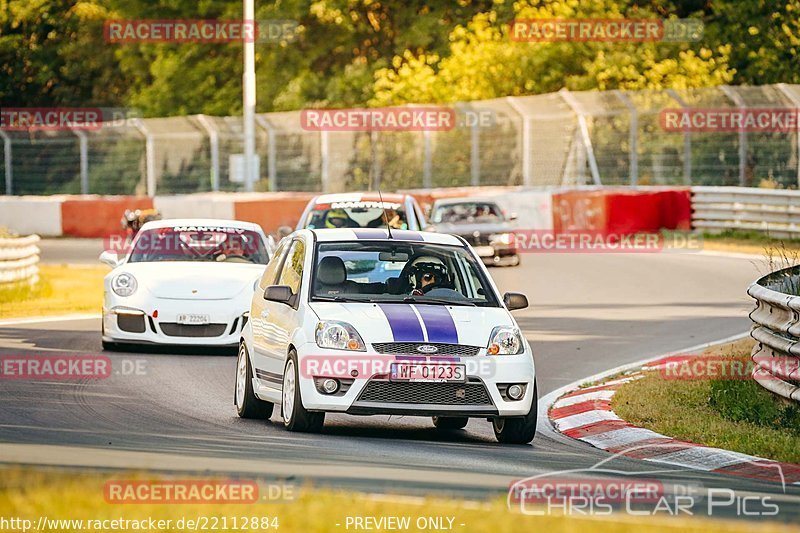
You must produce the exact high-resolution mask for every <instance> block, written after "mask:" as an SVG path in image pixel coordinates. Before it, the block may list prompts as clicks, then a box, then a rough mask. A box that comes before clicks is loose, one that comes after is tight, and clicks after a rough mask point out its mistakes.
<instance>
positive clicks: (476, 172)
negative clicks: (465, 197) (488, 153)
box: [469, 123, 481, 187]
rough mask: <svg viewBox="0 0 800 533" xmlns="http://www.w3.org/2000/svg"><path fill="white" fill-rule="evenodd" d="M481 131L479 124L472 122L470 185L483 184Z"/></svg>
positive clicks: (470, 136)
mask: <svg viewBox="0 0 800 533" xmlns="http://www.w3.org/2000/svg"><path fill="white" fill-rule="evenodd" d="M480 144H481V133H480V130H479V129H478V124H477V123H475V124H472V126H470V132H469V168H470V185H472V186H473V187H477V186H478V185H480V184H481V153H480V149H481V146H480Z"/></svg>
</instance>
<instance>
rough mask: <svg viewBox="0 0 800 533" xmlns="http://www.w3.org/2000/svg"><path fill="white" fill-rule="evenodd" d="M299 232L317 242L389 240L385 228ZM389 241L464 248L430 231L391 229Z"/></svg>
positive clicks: (452, 237) (460, 243)
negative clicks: (314, 238) (311, 234)
mask: <svg viewBox="0 0 800 533" xmlns="http://www.w3.org/2000/svg"><path fill="white" fill-rule="evenodd" d="M300 232H309V233H313V234H314V236H315V237H316V239H317V240H318V241H319V242H331V241H367V240H369V241H388V240H389V233H388V231H387V230H386V229H385V228H337V229H306V230H300V231H299V232H298V233H300ZM391 240H394V241H406V242H427V243H432V244H448V245H451V246H453V245H455V246H464V243H463V242H462V241H461V240H460V239H459V238H458V237H455V236H454V235H449V234H447V233H433V232H430V231H410V230H399V229H393V230H392V239H391Z"/></svg>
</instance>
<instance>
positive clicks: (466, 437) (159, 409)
mask: <svg viewBox="0 0 800 533" xmlns="http://www.w3.org/2000/svg"><path fill="white" fill-rule="evenodd" d="M95 244H98V245H99V243H95ZM59 246H66V245H62V244H58V245H57V246H56V247H53V245H52V244H51V243H49V242H48V243H45V245H44V246H43V249H44V250H45V252H44V253H45V254H50V255H51V257H50V259H51V260H53V261H54V262H66V261H69V262H72V261H71V260H70V259H71V257H72V256H70V257H68V258H66V259H62V258H61V257H58V256H55V255H56V254H55V252H54V250H56V251H57V249H58V247H59ZM88 246H89V247H91V246H94V245H93V244H89V245H88ZM60 249H61V250H64V249H66V250H69V247H68V246H66V248H60ZM47 250H50V252H48V251H47ZM91 251H92V252H93V251H94V250H91ZM69 253H70V254H72V253H78V252H73V251H69ZM80 254H82V255H81V257H83V258H86V257H87V256H86V250H83V251H82V252H80ZM53 256H55V257H53ZM89 257H91V255H90V256H89ZM89 262H91V260H89ZM760 263H761V261H760V260H759V259H758V258H757V257H753V258H746V257H734V256H724V255H713V254H706V253H672V254H670V253H663V254H536V255H526V256H524V257H523V261H522V265H521V266H520V267H516V268H496V269H492V270H491V273H492V275H493V276H494V277H495V279H496V281H497V283H498V285H499V286H500V288H501V290H504V291H505V290H514V291H521V292H525V293H526V294H527V295H528V296H529V299H530V302H531V307H530V308H529V309H526V310H522V311H518V312H515V316H516V318H517V320H518V322H519V324H520V326H521V327H522V329H523V330H524V333H525V335H526V336H527V338H528V339H529V340H530V341H531V343H532V345H533V347H534V353H535V360H536V365H537V376H538V384H539V393H540V396H544V395H545V394H547V393H549V392H551V391H554V390H556V389H558V388H560V387H562V386H564V385H566V384H568V383H571V382H574V381H576V380H579V379H581V378H584V377H586V376H589V375H593V374H596V373H599V372H602V371H605V370H608V369H610V368H613V367H616V366H619V365H622V364H625V363H630V362H633V361H638V360H641V359H644V358H647V357H655V356H657V355H660V354H664V353H667V352H672V351H676V350H681V349H685V348H687V347H689V346H694V345H698V344H701V343H705V342H710V341H714V340H718V339H721V338H725V337H729V336H733V335H736V334H740V333H743V332H745V331H747V329H748V328H749V320H748V318H747V313H748V311H749V310H750V308H751V300H750V299H749V297H748V296H747V295H746V294H745V289H746V288H747V286H748V284H749V283H750V282H751V281H752V280H753V279H755V278H756V277H757V276H758V275H759V273H760V272H761V271H763V270H764V269H765V268H764V266H762V265H761V264H760ZM99 329H100V321H99V318H87V319H73V320H62V321H48V322H38V323H31V322H20V323H13V324H0V354H59V353H62V354H67V353H69V354H94V353H100V352H101V347H100V335H99ZM109 355H110V357H111V359H112V362H113V368H114V373H113V375H112V376H111V377H110V378H108V379H105V380H94V381H88V380H87V381H82V382H68V383H66V382H61V383H59V382H30V381H14V380H6V381H4V382H2V383H1V384H0V461H3V462H9V463H30V464H49V465H65V466H95V467H103V468H153V469H158V470H163V471H193V472H205V471H208V472H224V473H233V474H237V475H238V474H242V475H249V476H253V477H256V478H258V479H288V480H294V481H297V482H301V481H303V480H309V479H310V480H313V481H314V482H316V483H318V484H320V485H325V486H328V485H331V486H337V487H353V488H357V489H359V490H367V491H395V492H396V491H399V492H404V493H430V492H435V493H437V494H458V495H464V496H469V497H479V498H483V497H486V496H488V495H491V494H501V493H505V492H506V489H507V487H508V486H509V484H510V483H511V482H512V481H514V480H517V479H520V478H524V477H528V476H533V475H537V474H543V473H551V474H553V475H554V476H557V475H558V474H557V473H558V472H560V471H563V470H567V469H571V470H572V469H589V468H591V467H593V466H594V465H596V464H597V463H598V462H599V461H601V460H603V459H607V458H608V457H609V455H608V454H607V453H605V452H602V451H599V450H595V449H593V448H591V447H589V446H587V445H585V444H583V443H580V442H576V441H571V440H568V439H565V438H563V437H560V436H558V435H554V434H552V432H550V431H548V430H547V427H546V424H544V423H542V421H541V420H540V432H539V434H538V435H537V437H536V439H535V440H534V442H533V444H532V445H529V446H528V445H526V446H503V445H499V444H498V443H496V442H495V439H494V436H493V434H492V431H491V425H490V424H489V423H488V422H486V421H485V420H479V419H474V420H471V421H470V423H469V425H468V426H467V427H466V429H465V430H463V431H453V432H441V431H438V430H436V429H434V428H433V425H432V424H431V421H430V419H429V418H417V417H391V418H390V417H387V416H373V417H350V416H344V415H337V416H331V415H329V416H328V417H327V418H326V423H325V428H324V430H323V432H322V433H321V434H318V435H308V434H294V433H288V432H286V431H285V430H284V429H283V428H282V425H281V424H280V420H279V416H278V410H277V409H276V410H275V413H274V415H273V418H272V420H271V421H268V422H264V421H253V420H243V419H239V418H238V417H237V416H236V412H235V409H234V406H233V405H232V397H233V381H234V368H235V357H234V356H233V355H231V354H220V353H214V352H207V353H197V350H181V351H177V350H161V351H159V352H158V353H153V352H152V351H137V352H128V353H111V354H109ZM134 364H138V365H139V368H140V369H141V370H142V373H141V375H127V374H126V372H125V371H126V370H130V368H131V366H132V365H134ZM606 467H607V468H613V469H615V470H618V471H619V472H625V474H613V473H612V474H608V473H607V474H595V475H594V476H595V477H597V476H599V477H612V478H614V477H617V478H619V477H625V476H634V477H635V476H637V475H638V476H643V477H648V478H652V474H648V472H652V471H653V470H654V465H652V464H648V463H645V462H642V461H636V460H632V459H628V458H616V459H614V460H613V465H612V464H608V465H606ZM658 470H659V474H658V479H661V480H663V481H664V482H665V483H675V484H678V485H684V484H690V485H693V486H696V487H703V488H709V487H720V488H731V489H735V490H736V491H737V492H739V493H741V494H749V495H761V496H763V495H770V497H772V498H773V499H774V501H776V502H777V503H779V505H780V514H779V516H778V517H777V518H778V519H782V520H787V521H793V522H795V523H796V522H797V521H798V520H800V518H799V517H800V487H796V486H795V487H791V486H789V487H785V488H784V487H781V486H780V485H776V484H772V483H765V482H759V481H751V480H746V479H741V478H732V477H726V476H722V475H716V474H706V473H700V472H694V471H686V470H683V469H680V468H677V467H675V468H670V467H664V466H663V465H658ZM575 475H581V474H575ZM717 514H723V515H725V516H730V517H733V516H736V512H735V510H733V509H731V510H730V511H725V510H722V511H719V513H717ZM715 516H716V515H715Z"/></svg>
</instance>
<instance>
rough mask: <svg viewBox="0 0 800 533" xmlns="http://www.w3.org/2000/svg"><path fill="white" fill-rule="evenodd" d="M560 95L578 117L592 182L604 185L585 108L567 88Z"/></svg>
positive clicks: (559, 92)
mask: <svg viewBox="0 0 800 533" xmlns="http://www.w3.org/2000/svg"><path fill="white" fill-rule="evenodd" d="M558 94H559V95H561V98H563V99H564V101H565V102H566V103H567V105H568V106H569V107H570V108H571V109H572V112H573V113H575V114H576V115H577V116H578V128H579V130H580V132H581V139H582V140H583V147H584V149H585V150H586V157H587V158H588V159H589V168H590V169H591V171H592V181H594V184H595V185H602V184H603V183H602V182H601V181H600V169H599V168H598V167H597V159H595V157H594V148H592V138H591V137H590V136H589V126H588V124H587V123H586V114H585V113H584V111H583V107H582V106H581V105H580V103H578V101H577V100H576V99H575V97H574V96H572V93H571V92H569V90H567V88H566V87H565V88H563V89H561V90H560V91H558Z"/></svg>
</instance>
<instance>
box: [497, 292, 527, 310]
mask: <svg viewBox="0 0 800 533" xmlns="http://www.w3.org/2000/svg"><path fill="white" fill-rule="evenodd" d="M503 303H504V304H505V305H506V307H507V308H508V310H509V311H514V310H516V309H525V308H526V307H528V297H527V296H525V295H524V294H521V293H518V292H507V293H505V294H504V295H503Z"/></svg>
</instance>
